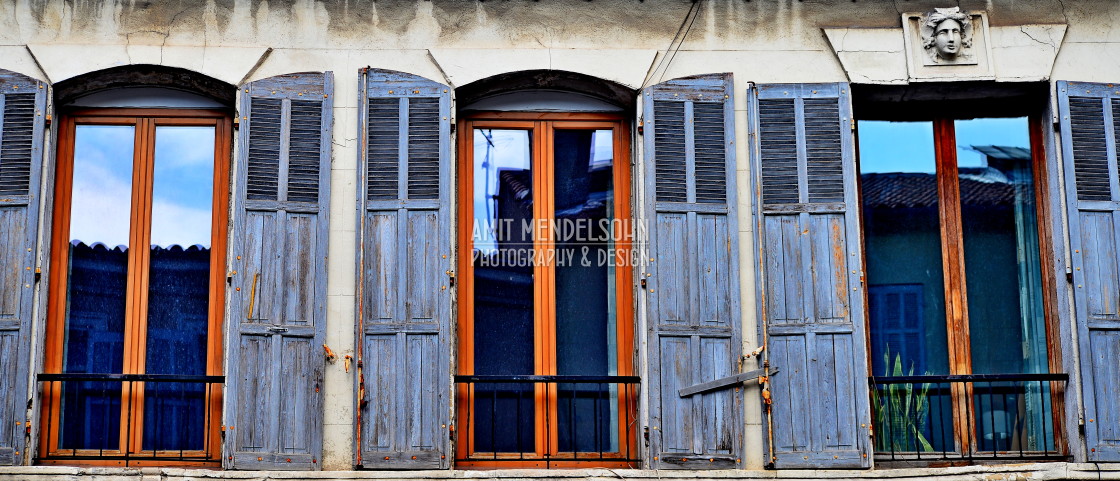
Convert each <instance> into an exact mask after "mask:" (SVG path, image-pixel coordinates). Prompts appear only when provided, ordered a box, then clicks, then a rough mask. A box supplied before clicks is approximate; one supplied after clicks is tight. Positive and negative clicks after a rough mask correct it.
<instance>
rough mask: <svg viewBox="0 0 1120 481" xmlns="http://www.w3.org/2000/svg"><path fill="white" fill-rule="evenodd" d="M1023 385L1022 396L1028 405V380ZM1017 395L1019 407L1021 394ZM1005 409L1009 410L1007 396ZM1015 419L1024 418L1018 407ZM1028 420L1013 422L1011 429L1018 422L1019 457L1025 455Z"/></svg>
mask: <svg viewBox="0 0 1120 481" xmlns="http://www.w3.org/2000/svg"><path fill="white" fill-rule="evenodd" d="M1022 386H1023V389H1022V391H1023V394H1022V396H1023V406H1026V403H1027V384H1026V382H1023V383H1022ZM1015 397H1016V401H1015V406H1016V407H1018V405H1019V402H1018V397H1019V394H1018V393H1016V394H1015ZM1003 411H1004V412H1007V397H1004V398H1003ZM1024 417H1026V416H1024ZM1015 419H1016V420H1021V419H1022V418H1020V417H1019V410H1018V409H1015ZM1027 422H1030V421H1029V420H1028V421H1024V422H1019V423H1011V429H1012V430H1014V429H1015V425H1016V424H1018V425H1019V428H1020V429H1019V457H1020V458H1021V457H1023V445H1024V444H1026V441H1027V439H1026V437H1025V436H1026V434H1027V429H1026V427H1027V425H1026V423H1027Z"/></svg>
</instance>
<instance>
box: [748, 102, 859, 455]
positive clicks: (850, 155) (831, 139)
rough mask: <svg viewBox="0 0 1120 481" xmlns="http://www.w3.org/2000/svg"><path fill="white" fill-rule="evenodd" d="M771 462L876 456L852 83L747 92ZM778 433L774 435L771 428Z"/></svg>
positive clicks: (756, 262)
mask: <svg viewBox="0 0 1120 481" xmlns="http://www.w3.org/2000/svg"><path fill="white" fill-rule="evenodd" d="M748 101H749V104H750V115H751V120H752V125H751V132H752V134H753V136H754V137H755V138H757V139H758V140H757V144H756V145H755V146H752V149H751V151H752V153H753V154H754V155H755V159H756V162H754V163H753V165H752V174H753V178H754V190H753V194H754V195H753V198H752V204H753V205H754V210H755V222H756V223H757V225H756V226H755V231H756V244H757V249H758V250H757V253H756V261H755V265H756V269H757V273H758V277H757V286H758V296H759V297H758V299H759V317H760V318H761V319H763V321H764V322H763V324H762V326H761V327H760V328H761V329H762V330H763V332H762V333H761V334H762V336H763V338H764V339H766V351H765V352H766V358H767V359H768V361H769V363H770V365H771V366H774V367H777V368H778V369H779V370H780V372H779V373H778V374H776V375H773V376H770V379H769V386H768V387H769V389H770V395H771V399H772V404H769V409H770V412H769V416H768V418H769V422H770V426H769V428H770V431H771V433H772V440H773V441H772V444H771V445H770V446H769V448H770V454H771V456H772V458H771V459H770V461H771V463H773V465H774V466H775V467H778V468H859V467H870V465H871V457H870V456H871V454H872V453H871V452H870V450H871V443H870V436H869V435H870V426H871V418H870V414H869V410H870V407H869V401H868V385H867V352H866V342H867V338H866V337H865V336H864V317H863V316H864V314H863V292H862V286H861V283H860V271H861V269H862V262H861V260H860V258H861V255H862V249H861V247H860V231H859V211H858V200H857V192H856V190H857V189H856V167H855V161H854V153H855V147H854V144H853V136H852V130H851V109H850V103H849V100H848V87H847V85H846V84H790V85H760V86H758V87H757V89H753V90H751V91H750V95H749V96H748ZM768 439H769V437H768Z"/></svg>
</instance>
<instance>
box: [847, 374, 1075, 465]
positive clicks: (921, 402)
mask: <svg viewBox="0 0 1120 481" xmlns="http://www.w3.org/2000/svg"><path fill="white" fill-rule="evenodd" d="M1068 381H1069V375H1068V374H1064V373H1047V374H971V375H946V376H931V375H922V376H888V377H871V378H869V382H870V385H871V398H872V399H871V401H872V406H871V407H872V415H873V417H874V423H873V426H874V431H873V435H874V444H875V455H876V459H878V460H889V461H896V460H906V461H915V460H931V461H940V460H965V461H968V460H988V459H1002V460H1016V459H1023V460H1027V459H1030V460H1047V459H1055V460H1062V459H1066V458H1067V457H1068V456H1067V455H1066V454H1065V453H1064V451H1063V446H1062V444H1061V442H1060V439H1059V438H1058V435H1057V434H1056V433H1057V432H1058V431H1059V430H1060V428H1059V426H1060V423H1061V416H1060V409H1061V406H1062V395H1063V393H1064V392H1065V387H1066V383H1067V382H1068Z"/></svg>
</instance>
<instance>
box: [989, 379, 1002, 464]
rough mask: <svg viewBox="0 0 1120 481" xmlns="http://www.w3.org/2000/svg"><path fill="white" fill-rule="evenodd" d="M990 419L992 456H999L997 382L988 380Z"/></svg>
mask: <svg viewBox="0 0 1120 481" xmlns="http://www.w3.org/2000/svg"><path fill="white" fill-rule="evenodd" d="M988 419H990V420H991V423H992V424H991V430H992V432H991V433H989V434H991V435H992V457H993V458H994V457H998V456H999V447H1000V446H999V443H998V442H997V439H996V395H995V382H993V381H988Z"/></svg>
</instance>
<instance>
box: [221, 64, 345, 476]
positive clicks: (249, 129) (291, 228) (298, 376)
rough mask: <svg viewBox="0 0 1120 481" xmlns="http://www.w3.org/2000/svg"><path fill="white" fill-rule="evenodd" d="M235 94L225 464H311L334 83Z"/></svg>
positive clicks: (316, 458)
mask: <svg viewBox="0 0 1120 481" xmlns="http://www.w3.org/2000/svg"><path fill="white" fill-rule="evenodd" d="M239 93H240V95H241V112H240V115H241V126H240V136H239V142H240V144H239V149H240V151H239V154H238V162H237V174H236V176H235V180H234V183H233V186H234V199H235V204H234V209H233V212H234V220H233V237H232V238H231V239H230V242H229V245H230V250H231V258H230V270H231V286H230V291H229V306H230V307H229V309H230V310H229V315H230V316H231V317H232V319H231V320H230V322H229V326H230V327H229V334H228V336H227V338H226V345H227V346H228V349H229V353H228V356H227V359H228V360H227V365H226V383H227V387H226V402H225V428H226V433H225V440H226V450H225V464H226V466H227V467H229V468H234V469H293V470H295V469H299V470H308V469H320V459H321V454H320V453H321V452H322V443H323V441H322V436H323V417H324V413H323V412H322V393H321V385H322V379H323V363H324V357H323V347H322V345H323V335H324V327H325V325H326V317H327V308H326V298H327V295H326V294H327V292H326V287H327V276H326V273H327V270H326V266H327V219H328V215H327V214H328V208H329V205H330V202H329V197H330V165H331V107H332V104H333V97H334V95H333V77H332V76H331V73H330V72H326V73H300V74H291V75H281V76H277V77H270V78H267V79H263V80H258V81H256V82H251V83H249V84H247V85H244V86H242V87H241V91H240V92H239Z"/></svg>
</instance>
